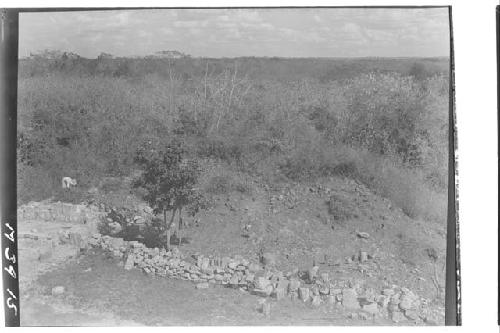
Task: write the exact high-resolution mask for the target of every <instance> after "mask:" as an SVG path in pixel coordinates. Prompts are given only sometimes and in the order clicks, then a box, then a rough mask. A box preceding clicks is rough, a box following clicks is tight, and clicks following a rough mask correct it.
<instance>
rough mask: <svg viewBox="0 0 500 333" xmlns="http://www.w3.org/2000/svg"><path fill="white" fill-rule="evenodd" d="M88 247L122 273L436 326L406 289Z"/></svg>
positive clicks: (96, 243) (103, 242) (126, 247)
mask: <svg viewBox="0 0 500 333" xmlns="http://www.w3.org/2000/svg"><path fill="white" fill-rule="evenodd" d="M89 244H90V245H91V246H92V247H95V248H100V249H103V250H105V251H109V253H111V254H113V256H115V257H117V258H118V259H120V264H121V265H123V267H124V268H125V269H127V270H130V269H133V268H136V269H141V270H142V271H143V272H144V273H146V274H148V275H151V276H159V277H166V278H175V279H181V280H187V281H191V282H193V283H195V286H196V288H197V289H205V288H210V286H211V285H212V286H215V285H220V286H225V287H230V288H237V289H239V290H241V291H242V292H249V293H251V294H255V295H258V296H260V297H263V298H271V299H274V300H276V301H280V300H282V299H285V298H288V299H292V300H300V301H302V302H306V303H308V304H310V305H311V306H313V307H321V306H328V305H331V306H338V307H340V308H342V309H344V310H345V311H346V312H347V316H348V317H349V318H358V319H369V318H370V317H372V318H373V317H374V316H380V317H384V318H389V319H391V320H392V321H393V322H395V323H416V324H419V323H428V324H437V323H439V321H440V318H439V311H436V310H435V309H433V308H432V307H431V306H430V304H429V302H430V301H429V300H427V299H424V298H422V297H419V296H418V295H416V294H415V293H414V292H412V291H411V290H409V289H407V288H404V287H400V286H397V285H390V286H386V287H385V288H383V289H382V290H374V289H372V288H370V287H367V286H366V285H364V284H363V283H362V282H360V281H350V280H335V279H333V278H332V273H331V272H328V271H320V270H319V267H317V266H314V267H312V268H311V269H309V270H308V271H306V272H300V271H299V270H298V269H295V270H291V271H288V272H282V271H280V270H278V269H277V268H276V267H275V266H274V265H267V266H263V265H261V264H260V263H255V262H251V261H250V260H247V259H246V258H244V257H242V256H238V255H236V256H232V257H220V256H204V255H193V256H191V257H186V256H184V255H183V254H182V253H181V252H180V251H179V250H178V249H177V248H174V249H172V250H171V251H166V250H165V249H159V248H147V247H146V246H144V245H143V244H142V243H140V242H137V241H124V240H123V239H121V238H114V237H110V236H102V235H100V234H95V235H94V236H93V237H92V238H91V239H89ZM261 307H262V308H261V310H260V311H262V312H263V313H264V314H266V313H267V314H268V312H269V311H270V308H269V306H267V305H266V302H262V304H261Z"/></svg>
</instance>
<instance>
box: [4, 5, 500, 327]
mask: <svg viewBox="0 0 500 333" xmlns="http://www.w3.org/2000/svg"><path fill="white" fill-rule="evenodd" d="M301 8H309V9H311V8H315V9H329V8H359V9H362V8H388V9H390V8H404V9H412V8H421V9H424V8H448V12H449V32H450V69H449V92H450V93H449V150H448V156H449V158H448V216H447V237H446V239H447V246H446V292H445V325H447V326H460V325H461V296H460V295H461V293H460V291H461V279H460V241H459V225H458V183H457V180H458V177H457V176H458V169H457V166H458V161H457V158H456V149H457V128H456V113H455V64H454V50H453V25H452V6H275V7H103V8H85V7H77V8H62V7H60V8H8V9H2V10H1V27H0V29H1V31H0V34H1V36H0V38H1V39H0V66H1V67H0V80H1V81H0V106H1V109H0V110H2V111H1V117H0V119H1V122H0V217H1V234H2V238H1V239H2V240H1V244H2V254H5V255H2V276H3V302H4V308H5V325H6V326H20V311H21V304H20V299H19V281H18V279H19V274H18V272H19V271H18V257H17V254H18V247H17V245H18V244H17V230H18V229H17V186H16V182H17V170H16V140H17V80H18V38H19V13H26V12H67V11H105V10H140V9H301ZM499 8H500V6H499V7H497V10H496V16H497V31H498V29H500V28H499V27H500V23H499V21H500V9H499ZM497 59H498V62H499V63H500V37H499V34H498V33H497ZM498 73H499V75H500V70H499V72H498ZM499 89H500V88H499ZM499 96H500V90H499ZM498 103H499V105H500V97H499V100H498ZM499 126H500V122H499ZM499 144H500V137H499ZM499 255H500V248H499ZM21 260H22V259H21ZM499 323H500V298H499Z"/></svg>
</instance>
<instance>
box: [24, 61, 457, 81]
mask: <svg viewBox="0 0 500 333" xmlns="http://www.w3.org/2000/svg"><path fill="white" fill-rule="evenodd" d="M235 61H236V62H237V63H238V66H239V69H240V72H241V73H245V75H247V77H248V78H250V79H266V80H278V81H290V80H301V79H304V78H310V79H316V80H318V81H320V82H322V83H325V82H331V81H341V80H346V79H351V78H354V77H355V76H357V75H360V74H366V73H371V72H378V73H391V72H396V73H399V74H402V75H413V76H414V77H416V78H417V79H425V78H427V77H431V76H433V75H436V74H440V75H444V76H447V73H448V71H449V62H448V58H416V59H413V58H356V59H349V58H345V59H342V58H340V59H327V58H297V59H294V58H257V57H241V58H236V59H229V58H228V59H207V58H191V57H181V58H176V59H167V58H152V57H145V58H113V57H112V56H111V55H109V56H108V57H104V56H102V57H98V58H97V59H87V58H82V57H79V56H78V55H74V54H71V55H70V56H66V57H65V56H64V55H63V56H52V55H51V56H50V57H49V56H43V55H42V56H33V57H31V58H27V59H21V60H20V63H19V77H20V78H28V77H35V76H40V75H48V74H55V73H60V74H65V75H78V76H96V75H98V76H111V77H125V78H127V77H128V78H143V77H144V76H146V75H151V74H156V75H159V76H161V77H169V75H170V73H171V72H172V71H173V72H175V73H177V74H178V75H179V76H180V77H181V78H182V79H184V80H191V79H196V78H199V77H202V76H205V75H210V76H211V75H219V74H221V73H223V72H224V71H225V70H227V69H228V68H229V67H232V66H233V65H232V64H233V63H234V62H235ZM207 64H209V68H208V69H207ZM207 70H209V71H210V72H209V73H207Z"/></svg>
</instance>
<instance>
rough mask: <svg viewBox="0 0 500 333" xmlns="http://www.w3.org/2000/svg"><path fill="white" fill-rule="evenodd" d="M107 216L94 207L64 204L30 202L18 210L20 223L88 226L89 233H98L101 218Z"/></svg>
mask: <svg viewBox="0 0 500 333" xmlns="http://www.w3.org/2000/svg"><path fill="white" fill-rule="evenodd" d="M103 215H105V214H104V213H103V212H102V211H100V209H99V207H97V206H94V205H82V204H79V205H75V204H70V203H63V202H50V201H45V202H30V203H28V204H25V205H22V206H20V207H18V209H17V218H18V220H19V221H23V220H24V221H27V220H37V221H45V222H61V223H71V224H86V225H88V226H89V231H91V232H93V233H95V232H97V226H98V224H99V221H100V220H101V217H102V216H103Z"/></svg>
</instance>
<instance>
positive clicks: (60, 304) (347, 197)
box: [20, 178, 446, 326]
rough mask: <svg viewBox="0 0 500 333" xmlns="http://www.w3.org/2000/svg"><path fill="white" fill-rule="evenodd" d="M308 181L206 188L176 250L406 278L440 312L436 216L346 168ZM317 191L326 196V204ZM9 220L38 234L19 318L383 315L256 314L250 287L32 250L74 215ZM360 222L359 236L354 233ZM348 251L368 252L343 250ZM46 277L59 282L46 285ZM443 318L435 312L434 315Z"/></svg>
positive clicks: (370, 281)
mask: <svg viewBox="0 0 500 333" xmlns="http://www.w3.org/2000/svg"><path fill="white" fill-rule="evenodd" d="M318 184H319V182H318V183H317V184H307V185H305V184H302V185H299V184H297V185H287V186H286V187H283V188H281V189H279V190H276V189H274V190H271V189H269V188H268V187H267V186H265V185H262V184H259V183H253V184H252V186H251V191H250V192H248V193H239V192H231V193H227V194H220V195H216V196H214V200H215V205H214V207H213V208H212V209H210V210H209V211H207V212H203V213H202V214H200V215H199V216H197V218H198V219H199V223H194V221H193V220H191V223H190V225H189V227H188V228H187V229H185V230H183V236H184V237H185V239H186V242H183V243H182V244H181V246H180V249H181V250H182V252H183V253H185V254H186V255H190V254H195V253H203V254H206V255H209V254H214V255H226V256H230V255H234V254H239V255H243V256H245V257H246V258H248V259H253V260H257V259H258V253H259V252H260V251H262V250H264V251H268V252H273V253H276V254H277V255H278V267H279V268H280V269H281V270H283V271H285V270H289V269H292V268H295V267H297V268H299V269H309V268H310V267H311V266H312V265H313V262H315V263H316V264H317V265H318V266H320V269H321V270H326V271H329V272H331V273H330V274H331V276H332V278H333V279H349V280H352V281H362V282H363V283H364V284H366V285H369V286H372V287H373V288H374V289H378V290H380V289H381V288H383V287H384V286H387V285H392V284H396V285H399V286H403V287H406V288H409V289H410V290H412V291H413V292H415V293H417V294H418V295H420V296H421V297H425V298H427V299H428V300H429V302H430V304H431V305H432V306H433V307H434V308H436V309H438V310H439V311H438V312H440V311H441V310H442V313H443V314H444V300H443V298H442V295H443V294H442V293H441V294H439V289H442V288H443V287H444V270H443V267H444V263H445V252H446V251H445V249H446V241H445V235H446V229H445V228H446V226H445V224H444V223H443V224H438V223H436V222H430V221H418V220H413V219H411V218H409V217H408V216H406V215H405V214H404V213H403V212H402V211H401V210H400V209H398V208H394V207H393V206H392V205H391V203H390V202H389V201H388V200H386V199H383V198H381V197H380V196H378V195H376V194H374V193H372V191H370V190H369V189H367V188H366V187H365V186H363V185H360V184H358V183H356V182H354V181H352V180H349V179H343V178H332V179H325V180H323V181H322V182H321V185H319V186H318ZM106 195H107V196H108V199H109V200H112V199H113V196H114V197H115V199H116V201H117V202H120V201H121V202H122V203H123V202H126V203H127V205H131V202H134V201H136V202H137V204H139V203H140V202H139V201H138V200H136V199H133V198H132V196H131V194H130V193H126V192H123V191H122V192H120V191H117V192H116V193H108V194H106ZM124 197H127V200H125V199H124ZM332 197H333V199H332V200H330V199H331V198H332ZM131 198H132V199H131ZM328 202H333V204H331V205H333V206H334V207H333V208H332V207H330V212H329V204H328ZM246 224H248V225H251V227H250V228H249V231H248V232H246V231H245V230H244V225H246ZM20 227H21V231H20V234H23V233H24V234H27V233H30V232H32V231H33V230H35V232H32V233H34V234H35V233H36V234H37V235H38V237H39V238H38V239H37V240H34V239H32V238H29V237H28V238H22V239H21V240H20V266H21V268H20V276H21V280H22V282H23V283H27V284H26V285H25V286H26V287H24V288H22V290H23V293H22V295H21V302H22V303H21V306H22V308H21V324H22V325H24V326H32V325H35V326H39V325H57V326H59V325H62V326H65V325H72V326H79V325H81V326H93V325H97V326H107V325H110V326H116V325H127V326H129V325H136V324H137V325H389V324H390V325H394V323H392V322H391V321H388V320H386V319H383V318H376V319H374V320H372V319H369V320H362V319H359V318H349V312H346V311H344V310H343V309H340V308H337V307H335V305H331V306H330V305H328V306H323V307H321V308H313V307H311V306H310V305H307V304H304V303H303V302H300V301H291V300H284V301H280V302H279V303H278V302H273V303H272V308H271V309H272V310H271V315H270V316H269V317H266V316H264V315H263V314H262V313H259V312H258V311H256V306H257V302H258V297H256V296H254V295H250V294H247V293H244V292H241V291H239V290H235V289H229V288H222V287H219V286H217V287H212V288H209V289H203V290H197V289H195V288H194V285H193V284H192V283H190V282H187V281H179V280H170V279H165V278H152V277H149V276H146V275H145V274H143V273H141V272H140V271H139V270H136V269H134V270H131V271H126V270H124V269H123V267H121V266H119V264H120V263H118V262H116V260H115V259H113V258H110V257H106V256H105V255H104V254H102V253H94V252H89V253H86V254H83V255H79V254H77V253H75V249H74V247H71V246H70V245H67V246H66V247H67V249H66V250H65V248H64V247H62V246H61V245H58V246H57V250H56V251H54V255H52V256H50V258H48V259H43V258H42V259H41V260H40V258H39V251H38V250H36V249H39V248H41V247H43V246H46V245H41V244H44V242H42V238H43V237H41V236H43V235H41V234H40V232H39V231H43V233H47V235H48V236H47V237H48V238H51V239H48V240H47V241H48V242H50V241H52V240H54V237H55V236H54V235H55V233H57V232H58V231H59V230H61V229H64V228H73V227H74V226H73V225H71V226H70V225H69V224H64V223H62V224H57V223H47V222H41V221H37V220H32V221H28V222H26V221H20ZM50 228H52V229H50ZM49 229H50V230H52V231H50V230H49ZM37 231H38V232H37ZM360 232H363V233H368V237H366V238H363V237H359V233H360ZM360 251H365V252H367V253H368V254H369V255H370V256H371V257H373V260H370V261H367V262H359V261H357V260H354V261H352V260H349V259H348V258H349V257H352V256H358V255H359V253H360ZM30 253H32V254H30ZM28 281H29V283H28ZM55 286H64V288H65V292H64V293H63V294H61V295H55V296H53V295H52V294H51V290H52V288H53V287H55ZM442 291H443V290H441V292H442ZM443 320H444V317H442V316H438V317H437V319H436V321H435V324H443V322H442V321H443ZM403 324H405V325H408V324H411V323H410V322H405V323H403Z"/></svg>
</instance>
